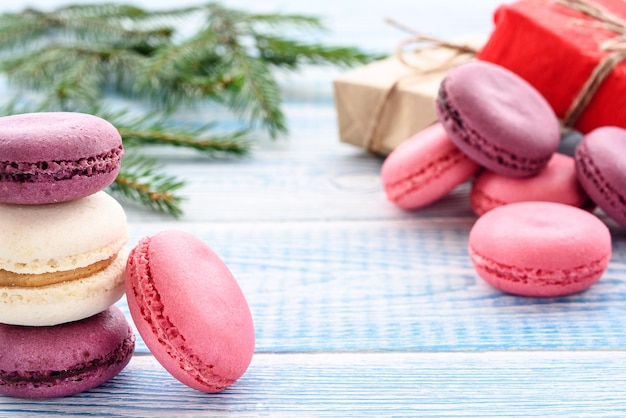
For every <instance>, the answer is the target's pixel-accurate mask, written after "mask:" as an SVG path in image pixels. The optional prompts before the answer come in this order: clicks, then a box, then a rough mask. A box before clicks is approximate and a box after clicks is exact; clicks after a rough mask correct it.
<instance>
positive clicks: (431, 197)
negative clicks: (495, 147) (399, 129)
mask: <svg viewBox="0 0 626 418" xmlns="http://www.w3.org/2000/svg"><path fill="white" fill-rule="evenodd" d="M477 170H478V165H477V164H476V163H474V162H473V161H472V160H470V159H469V158H468V157H467V156H466V155H465V154H464V153H463V152H461V150H459V149H458V148H457V147H456V146H455V145H454V144H453V143H452V141H450V139H449V138H448V135H447V134H446V131H445V130H444V129H443V126H442V125H441V124H440V123H435V124H434V125H431V126H429V127H428V128H426V129H424V130H423V131H421V132H419V133H417V134H416V135H414V136H413V137H411V138H409V139H408V140H406V141H405V142H403V143H402V144H400V145H399V146H398V147H397V148H396V149H395V150H394V151H393V152H392V153H391V154H389V156H387V159H386V160H385V162H384V163H383V166H382V168H381V179H382V182H383V186H384V189H385V193H386V195H387V199H388V200H389V201H391V202H393V203H395V204H396V205H397V206H399V207H400V208H403V209H417V208H420V207H423V206H426V205H429V204H431V203H433V202H435V201H437V200H439V199H441V198H442V197H444V196H445V195H446V194H448V193H449V192H450V191H452V190H453V189H454V188H455V187H457V186H458V185H460V184H461V183H463V182H464V181H466V180H467V179H469V178H470V177H471V176H472V175H473V174H474V173H475V172H476V171H477Z"/></svg>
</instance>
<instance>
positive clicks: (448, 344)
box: [131, 217, 626, 352]
mask: <svg viewBox="0 0 626 418" xmlns="http://www.w3.org/2000/svg"><path fill="white" fill-rule="evenodd" d="M473 221H474V218H464V219H445V218H420V217H415V218H414V219H410V220H402V221H369V222H366V221H360V222H339V221H335V222H306V223H305V222H275V223H267V222H265V223H254V222H251V223H248V222H243V223H226V224H224V223H203V224H200V223H184V222H183V223H177V222H171V223H160V224H154V223H151V222H147V223H137V222H136V223H134V224H133V228H132V233H133V237H132V239H131V240H133V241H134V240H136V239H138V238H139V237H140V236H145V235H151V234H153V233H154V232H155V231H156V230H158V229H160V228H177V229H183V230H187V231H189V232H191V233H194V234H196V235H197V236H199V237H200V238H201V239H203V240H204V241H205V242H207V244H209V245H210V246H211V247H213V248H214V250H215V251H216V252H217V253H218V254H220V255H221V257H222V258H223V259H224V260H225V262H226V263H227V265H228V266H229V267H230V269H231V270H232V271H233V273H234V275H235V277H237V279H238V280H239V282H240V284H241V286H242V288H243V289H244V292H245V294H246V296H247V298H248V301H249V303H250V306H251V309H252V312H253V316H254V319H255V325H256V331H257V351H258V352H289V351H346V350H351V351H372V350H373V351H415V350H417V351H474V350H493V349H506V350H508V349H541V350H550V349H559V350H560V349H577V350H578V349H621V348H623V347H625V346H626V334H625V333H624V332H623V330H624V329H626V281H625V280H624V278H625V277H626V263H625V262H624V260H626V239H625V237H624V234H623V233H622V232H616V234H615V238H616V239H615V240H614V255H613V259H612V261H611V263H610V266H609V269H608V271H607V272H606V274H605V275H604V276H603V278H602V279H601V280H600V281H599V283H597V284H596V285H594V286H593V287H592V288H591V289H589V290H588V291H586V292H583V293H580V294H577V295H573V296H569V297H563V298H552V299H536V298H524V297H517V296H512V295H506V294H503V293H501V292H499V291H498V290H495V289H493V288H491V287H490V286H489V285H487V284H486V283H485V282H483V281H482V279H480V278H479V277H478V276H477V275H476V273H475V272H474V270H473V267H472V265H471V261H470V259H469V256H468V253H467V235H468V232H469V229H470V228H471V225H472V223H473Z"/></svg>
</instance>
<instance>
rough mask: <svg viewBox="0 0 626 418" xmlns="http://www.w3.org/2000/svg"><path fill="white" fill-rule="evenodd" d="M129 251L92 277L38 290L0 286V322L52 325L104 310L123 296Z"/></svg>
mask: <svg viewBox="0 0 626 418" xmlns="http://www.w3.org/2000/svg"><path fill="white" fill-rule="evenodd" d="M127 258H128V252H127V251H126V249H124V248H122V249H121V250H120V252H119V254H118V255H117V257H116V258H115V260H114V261H113V262H112V263H111V264H110V265H109V266H108V267H107V268H106V269H105V270H102V271H100V272H98V273H96V274H94V275H92V276H89V277H86V278H83V279H77V280H72V281H66V282H61V283H57V284H53V285H48V286H40V287H14V286H10V287H9V286H4V287H0V323H5V324H12V325H24V326H51V325H57V324H63V323H67V322H71V321H78V320H81V319H84V318H87V317H90V316H92V315H95V314H97V313H99V312H102V311H104V310H106V309H107V308H108V307H109V306H111V305H113V304H114V303H115V302H117V301H118V300H120V299H121V297H122V296H123V295H124V271H125V269H126V260H127Z"/></svg>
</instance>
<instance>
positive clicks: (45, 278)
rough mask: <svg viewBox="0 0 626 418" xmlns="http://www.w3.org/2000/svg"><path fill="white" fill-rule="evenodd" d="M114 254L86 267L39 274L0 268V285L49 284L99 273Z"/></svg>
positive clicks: (29, 285) (39, 285)
mask: <svg viewBox="0 0 626 418" xmlns="http://www.w3.org/2000/svg"><path fill="white" fill-rule="evenodd" d="M116 257H117V254H116V255H113V256H112V257H110V258H107V259H106V260H100V261H97V262H95V263H93V264H90V265H88V266H86V267H80V268H77V269H73V270H64V271H55V272H50V273H41V274H28V273H15V272H12V271H7V270H3V269H0V286H11V287H41V286H47V285H51V284H56V283H61V282H68V281H72V280H79V279H84V278H85V277H90V276H92V275H94V274H96V273H99V272H101V271H103V270H105V269H106V268H107V267H109V266H110V265H111V264H112V263H113V261H115V258H116Z"/></svg>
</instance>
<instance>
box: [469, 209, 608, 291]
mask: <svg viewBox="0 0 626 418" xmlns="http://www.w3.org/2000/svg"><path fill="white" fill-rule="evenodd" d="M469 253H470V257H471V260H472V262H473V264H474V267H475V269H476V271H477V273H478V275H479V276H480V277H482V278H483V279H484V280H485V281H487V283H489V284H490V285H492V286H493V287H495V288H497V289H500V290H502V291H504V292H508V293H512V294H515V295H521V296H534V297H556V296H565V295H570V294H573V293H577V292H580V291H582V290H585V289H587V288H588V287H589V286H591V285H593V284H594V283H595V282H596V281H597V280H598V279H599V278H600V277H601V276H602V274H603V273H604V271H605V270H606V268H607V267H608V263H609V259H610V257H611V235H610V233H609V230H608V228H607V227H606V225H604V223H603V222H602V221H601V220H600V219H599V218H597V217H596V216H595V215H593V214H591V213H589V212H588V211H585V210H582V209H579V208H576V207H573V206H569V205H564V204H561V203H553V202H521V203H512V204H510V205H505V206H500V207H497V208H495V209H493V210H490V211H489V212H487V213H486V214H484V215H483V216H481V217H480V218H478V220H477V221H476V223H475V224H474V226H473V227H472V229H471V231H470V235H469Z"/></svg>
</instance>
